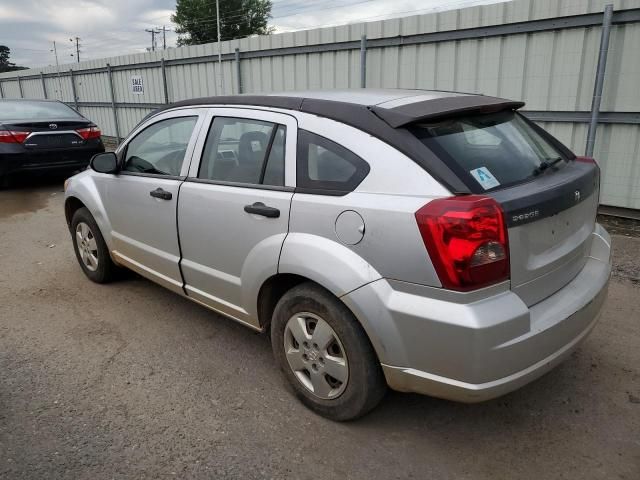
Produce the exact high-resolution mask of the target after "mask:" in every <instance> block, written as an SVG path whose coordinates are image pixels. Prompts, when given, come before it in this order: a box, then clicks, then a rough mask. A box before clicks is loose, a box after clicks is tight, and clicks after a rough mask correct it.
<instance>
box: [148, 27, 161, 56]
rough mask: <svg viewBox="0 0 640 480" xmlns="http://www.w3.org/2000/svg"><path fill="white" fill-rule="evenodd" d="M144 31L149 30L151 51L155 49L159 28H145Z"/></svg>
mask: <svg viewBox="0 0 640 480" xmlns="http://www.w3.org/2000/svg"><path fill="white" fill-rule="evenodd" d="M144 31H145V32H149V33H150V34H151V51H152V52H155V51H156V34H158V33H160V30H158V29H156V28H146V29H145V30H144Z"/></svg>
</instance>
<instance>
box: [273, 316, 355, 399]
mask: <svg viewBox="0 0 640 480" xmlns="http://www.w3.org/2000/svg"><path fill="white" fill-rule="evenodd" d="M284 350H285V355H286V358H287V362H288V363H289V367H291V370H292V371H293V373H294V375H295V376H296V378H297V379H298V381H299V382H300V383H301V384H302V385H303V386H304V387H305V388H306V389H307V390H309V391H310V392H311V393H312V394H313V395H315V396H316V397H319V398H321V399H323V400H331V399H334V398H337V397H339V396H340V395H341V394H342V393H343V392H344V390H345V388H346V387H347V382H348V380H349V363H348V361H347V355H346V352H345V350H344V347H343V346H342V342H341V341H340V338H338V335H337V334H336V332H335V331H334V330H333V328H331V326H330V325H329V324H328V323H327V322H326V321H325V320H323V319H322V318H321V317H319V316H318V315H316V314H314V313H310V312H300V313H297V314H295V315H293V316H292V317H291V318H290V319H289V321H288V322H287V325H286V326H285V329H284Z"/></svg>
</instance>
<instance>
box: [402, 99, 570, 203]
mask: <svg viewBox="0 0 640 480" xmlns="http://www.w3.org/2000/svg"><path fill="white" fill-rule="evenodd" d="M409 130H410V131H411V132H412V133H413V134H414V135H415V136H416V137H418V139H419V140H420V141H421V142H422V143H424V144H425V145H426V146H427V147H429V149H431V151H433V152H434V153H435V154H436V155H438V156H439V157H440V158H441V159H442V160H443V161H444V162H445V163H447V164H448V165H449V167H450V168H451V169H452V170H453V171H454V172H455V173H456V174H457V175H458V176H459V177H460V178H461V179H462V180H463V181H464V182H465V183H466V184H468V185H470V186H471V187H474V186H475V187H476V188H472V190H473V191H475V192H483V191H486V190H494V189H497V188H500V187H504V186H508V185H514V184H517V183H521V182H524V181H526V180H528V179H531V178H533V177H535V176H536V175H539V174H541V173H542V171H543V170H544V169H545V168H544V166H543V167H542V168H541V164H543V163H546V164H551V163H553V169H547V170H549V171H553V170H554V169H556V168H562V167H563V166H564V165H565V163H566V162H565V161H564V160H566V158H565V156H564V155H563V154H562V153H561V152H560V151H559V150H558V149H557V148H556V147H555V146H554V145H552V144H551V142H550V141H548V140H547V139H546V138H544V137H543V136H542V135H541V134H540V133H538V132H537V131H536V130H535V129H534V128H533V127H532V126H531V125H529V124H528V123H527V122H526V121H525V120H524V119H523V118H522V117H521V116H520V115H519V114H517V113H515V112H512V111H504V112H497V113H490V114H477V115H469V116H464V117H456V118H451V119H444V120H438V121H436V122H432V123H422V124H417V125H413V126H411V127H409Z"/></svg>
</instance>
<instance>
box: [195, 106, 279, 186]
mask: <svg viewBox="0 0 640 480" xmlns="http://www.w3.org/2000/svg"><path fill="white" fill-rule="evenodd" d="M285 137H286V127H284V126H283V125H276V124H275V123H271V122H264V121H261V120H251V119H246V118H229V117H217V118H215V119H214V120H213V123H212V124H211V128H210V129H209V134H208V136H207V141H206V143H205V147H204V151H203V153H202V161H201V162H200V170H199V172H198V178H201V179H205V180H216V181H220V182H232V183H244V184H254V185H272V186H282V185H284V156H285V155H284V148H285Z"/></svg>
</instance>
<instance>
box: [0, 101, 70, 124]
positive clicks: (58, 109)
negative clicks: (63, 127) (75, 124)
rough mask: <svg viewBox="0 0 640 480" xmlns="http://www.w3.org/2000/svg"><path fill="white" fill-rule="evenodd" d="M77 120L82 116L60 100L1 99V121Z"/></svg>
mask: <svg viewBox="0 0 640 480" xmlns="http://www.w3.org/2000/svg"><path fill="white" fill-rule="evenodd" d="M66 118H68V119H70V120H77V119H78V118H82V117H81V116H80V115H79V114H78V113H77V112H76V111H75V110H73V109H71V108H70V107H67V106H66V105H65V104H64V103H60V102H39V101H37V100H35V101H32V100H17V101H11V100H3V101H0V121H2V120H40V119H47V120H53V119H55V120H59V119H60V120H62V119H66Z"/></svg>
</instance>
